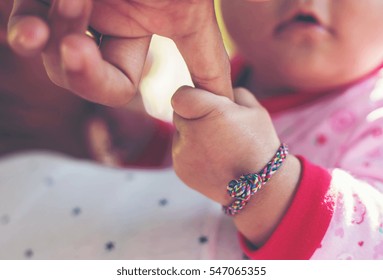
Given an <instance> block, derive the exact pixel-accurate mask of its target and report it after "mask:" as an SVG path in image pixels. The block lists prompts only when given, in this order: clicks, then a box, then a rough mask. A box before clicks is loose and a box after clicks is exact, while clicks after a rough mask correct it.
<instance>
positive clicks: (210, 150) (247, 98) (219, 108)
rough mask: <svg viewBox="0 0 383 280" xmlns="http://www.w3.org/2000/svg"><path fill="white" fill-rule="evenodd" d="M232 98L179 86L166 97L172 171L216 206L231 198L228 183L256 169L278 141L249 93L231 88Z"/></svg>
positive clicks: (229, 201)
mask: <svg viewBox="0 0 383 280" xmlns="http://www.w3.org/2000/svg"><path fill="white" fill-rule="evenodd" d="M234 97H235V102H236V103H234V102H232V101H230V100H229V99H228V98H226V97H222V96H217V95H214V94H212V93H209V92H206V91H204V90H199V89H192V88H188V87H183V88H181V89H180V90H179V91H178V92H177V93H176V94H175V95H174V97H173V99H172V104H173V108H174V111H175V113H174V124H175V126H176V129H177V133H176V135H175V139H174V143H173V162H174V168H175V171H176V173H177V174H178V176H179V177H180V178H181V179H182V180H183V181H184V182H185V183H186V184H187V185H188V186H190V187H191V188H193V189H195V190H197V191H199V192H201V193H202V194H204V195H206V196H207V197H209V198H211V199H212V200H215V201H216V202H218V203H220V204H222V205H229V204H230V203H231V202H232V198H230V196H229V195H228V194H227V192H226V186H227V184H228V182H229V181H231V180H232V179H236V178H239V177H240V176H241V175H243V174H248V173H254V172H258V171H259V170H261V169H262V168H263V167H264V166H265V165H266V164H267V163H268V162H269V160H270V159H271V158H272V157H273V155H274V154H275V152H276V151H277V149H278V147H279V145H280V140H279V139H278V136H277V134H276V132H275V130H274V127H273V124H272V122H271V119H270V117H269V114H268V112H267V111H266V110H265V109H264V108H263V107H262V106H261V105H260V104H259V103H258V101H257V100H256V99H255V97H254V96H253V95H252V94H251V93H250V92H248V91H247V90H245V89H236V90H235V91H234Z"/></svg>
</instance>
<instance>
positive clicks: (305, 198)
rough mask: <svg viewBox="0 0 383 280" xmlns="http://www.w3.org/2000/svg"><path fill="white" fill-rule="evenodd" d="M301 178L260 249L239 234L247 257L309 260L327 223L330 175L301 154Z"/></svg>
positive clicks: (329, 218)
mask: <svg viewBox="0 0 383 280" xmlns="http://www.w3.org/2000/svg"><path fill="white" fill-rule="evenodd" d="M298 158H299V160H300V161H301V164H302V177H301V181H300V184H299V186H298V189H297V193H296V194H295V197H294V199H293V202H292V204H291V206H290V208H289V210H288V211H287V212H286V214H285V216H284V217H283V219H282V221H281V223H280V224H279V226H278V227H277V229H276V230H275V231H274V233H273V234H272V235H271V237H270V238H269V240H268V241H267V242H266V244H265V245H263V246H262V247H261V248H258V249H254V247H253V246H251V244H249V243H248V242H247V241H246V239H245V238H244V237H243V236H242V235H241V234H239V235H240V243H241V247H242V249H243V251H244V253H245V254H246V255H247V256H248V257H249V258H250V259H259V260H305V259H310V258H311V256H312V255H313V254H314V252H315V250H316V249H317V248H319V247H320V246H321V241H322V239H323V237H324V235H325V233H326V231H327V228H328V226H329V224H330V221H331V218H332V215H333V212H334V210H333V209H334V202H333V200H332V199H331V197H329V196H328V191H329V188H330V182H331V175H330V174H329V172H328V171H327V170H325V169H324V168H322V167H319V166H316V165H314V164H312V163H310V162H308V161H307V160H305V159H304V158H302V157H298Z"/></svg>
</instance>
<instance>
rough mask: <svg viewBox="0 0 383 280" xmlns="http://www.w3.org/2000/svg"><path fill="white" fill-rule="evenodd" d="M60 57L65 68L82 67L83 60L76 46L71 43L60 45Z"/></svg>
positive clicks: (78, 69) (79, 68) (74, 69)
mask: <svg viewBox="0 0 383 280" xmlns="http://www.w3.org/2000/svg"><path fill="white" fill-rule="evenodd" d="M61 59H62V63H63V67H64V68H65V69H66V70H69V71H80V70H81V69H82V68H83V64H84V63H83V62H84V60H83V57H82V54H81V52H79V51H78V50H77V48H76V46H73V45H71V44H63V45H61Z"/></svg>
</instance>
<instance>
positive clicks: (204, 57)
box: [173, 0, 233, 100]
mask: <svg viewBox="0 0 383 280" xmlns="http://www.w3.org/2000/svg"><path fill="white" fill-rule="evenodd" d="M204 1H206V3H207V4H206V9H208V11H207V12H208V13H210V19H209V21H208V23H207V24H206V25H204V27H203V28H201V29H199V30H198V31H197V32H194V33H192V34H188V35H187V36H183V37H180V38H174V39H173V40H174V42H175V43H176V45H177V47H178V49H179V50H180V52H181V54H182V56H183V58H184V59H185V62H186V64H187V66H188V68H189V71H190V74H191V77H192V80H193V82H194V84H195V86H196V87H198V88H201V89H204V90H207V91H210V92H213V93H215V94H217V95H222V96H226V97H228V98H229V99H231V100H233V92H232V84H231V78H230V62H229V57H228V54H227V52H226V50H225V47H224V44H223V40H222V36H221V33H220V31H219V28H218V23H217V20H216V16H215V11H214V3H213V1H212V0H204Z"/></svg>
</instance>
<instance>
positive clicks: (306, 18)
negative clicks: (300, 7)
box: [275, 12, 327, 34]
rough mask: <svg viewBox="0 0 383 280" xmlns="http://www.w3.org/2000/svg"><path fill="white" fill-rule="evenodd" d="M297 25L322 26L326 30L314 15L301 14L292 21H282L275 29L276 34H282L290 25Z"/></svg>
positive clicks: (292, 18) (296, 15) (291, 19)
mask: <svg viewBox="0 0 383 280" xmlns="http://www.w3.org/2000/svg"><path fill="white" fill-rule="evenodd" d="M295 23H301V24H307V25H317V26H322V27H324V28H326V27H325V26H324V25H323V24H322V23H321V21H320V20H319V19H318V18H317V17H316V16H315V15H314V14H311V13H302V12H301V13H297V14H295V15H294V16H293V17H291V18H290V19H288V20H285V21H282V22H281V23H280V24H278V25H277V27H276V28H275V33H276V34H278V33H280V32H283V31H284V30H285V29H286V28H288V27H289V26H290V25H292V24H295ZM326 29H327V28H326Z"/></svg>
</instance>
